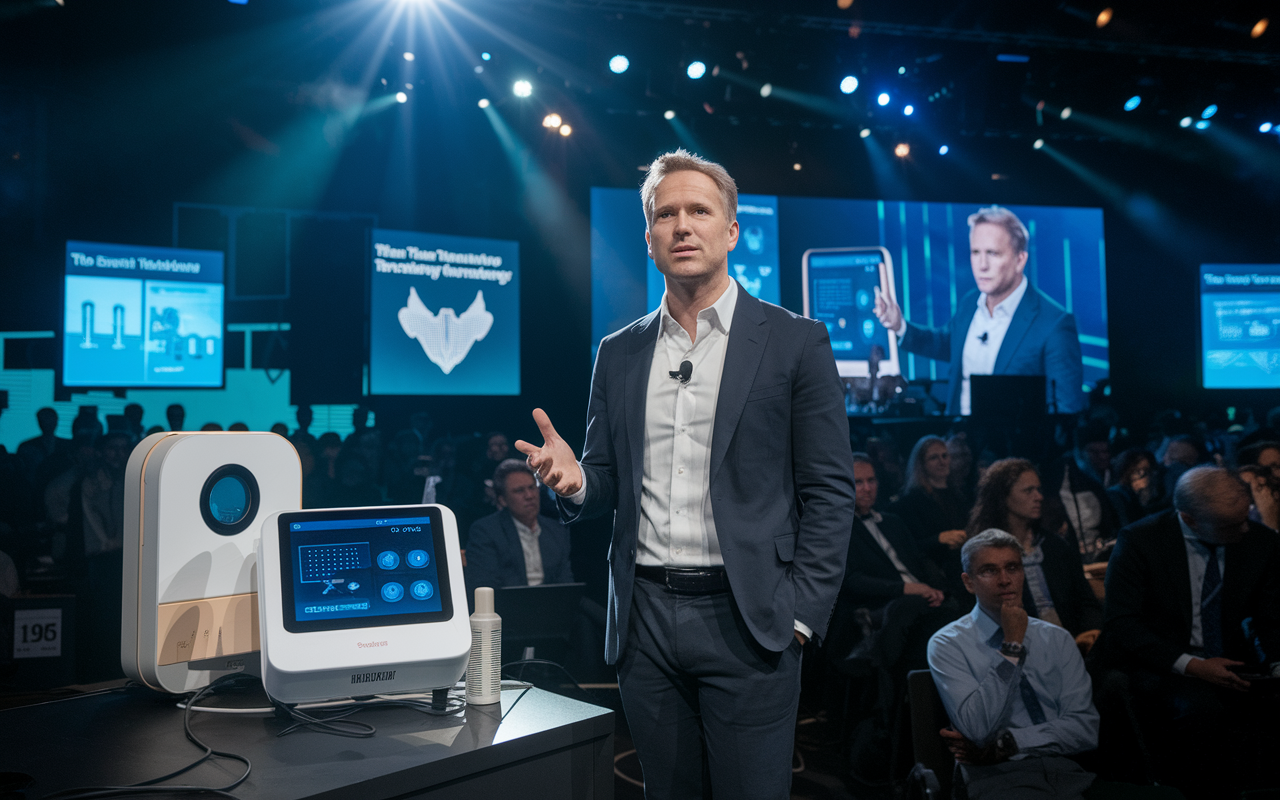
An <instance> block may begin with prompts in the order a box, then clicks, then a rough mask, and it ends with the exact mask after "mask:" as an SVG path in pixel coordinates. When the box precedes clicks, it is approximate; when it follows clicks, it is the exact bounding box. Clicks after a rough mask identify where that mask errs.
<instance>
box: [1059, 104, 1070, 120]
mask: <svg viewBox="0 0 1280 800" xmlns="http://www.w3.org/2000/svg"><path fill="white" fill-rule="evenodd" d="M1058 116H1059V117H1061V118H1063V119H1066V118H1067V117H1070V116H1071V106H1067V107H1066V108H1064V109H1062V113H1061V114H1059V115H1058Z"/></svg>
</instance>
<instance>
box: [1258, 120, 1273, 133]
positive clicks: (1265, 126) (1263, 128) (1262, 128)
mask: <svg viewBox="0 0 1280 800" xmlns="http://www.w3.org/2000/svg"><path fill="white" fill-rule="evenodd" d="M1272 127H1273V126H1272V124H1271V123H1270V122H1264V123H1262V124H1261V125H1259V126H1258V133H1270V132H1271V128H1272Z"/></svg>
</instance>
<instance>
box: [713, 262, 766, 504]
mask: <svg viewBox="0 0 1280 800" xmlns="http://www.w3.org/2000/svg"><path fill="white" fill-rule="evenodd" d="M768 341H769V326H768V325H767V324H766V321H765V316H764V307H763V306H762V305H760V301H759V300H757V299H756V298H754V297H752V296H751V295H749V294H747V290H746V289H743V288H742V287H741V286H739V287H738V302H737V306H736V307H735V308H734V311H733V323H732V324H731V325H730V326H729V342H728V344H727V345H726V347H725V353H724V371H723V372H721V374H720V394H719V396H718V397H717V399H716V419H715V424H714V426H713V427H712V430H711V474H710V483H712V484H714V483H715V480H716V474H717V473H718V472H719V471H720V464H721V463H722V462H723V461H724V456H725V453H726V452H728V450H729V442H731V441H733V432H734V431H735V430H736V429H737V427H738V420H740V419H742V411H743V409H745V408H746V405H747V393H748V392H750V391H751V384H752V383H754V382H755V379H756V372H757V371H758V370H759V369H760V359H761V358H762V357H763V356H764V346H765V343H767V342H768Z"/></svg>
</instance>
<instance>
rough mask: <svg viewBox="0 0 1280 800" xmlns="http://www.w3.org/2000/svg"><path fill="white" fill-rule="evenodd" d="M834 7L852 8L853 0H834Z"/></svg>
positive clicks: (842, 9) (841, 8) (843, 9)
mask: <svg viewBox="0 0 1280 800" xmlns="http://www.w3.org/2000/svg"><path fill="white" fill-rule="evenodd" d="M836 8H838V9H840V10H841V11H845V10H848V9H850V8H853V0H836Z"/></svg>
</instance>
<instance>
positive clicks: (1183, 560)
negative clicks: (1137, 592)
mask: <svg viewBox="0 0 1280 800" xmlns="http://www.w3.org/2000/svg"><path fill="white" fill-rule="evenodd" d="M1166 513H1168V515H1169V522H1168V524H1166V525H1165V526H1164V530H1165V541H1164V546H1163V548H1162V549H1163V550H1164V552H1166V553H1168V554H1169V555H1168V558H1169V560H1170V566H1171V567H1172V570H1171V573H1172V576H1173V583H1174V585H1173V595H1174V597H1176V598H1178V610H1179V611H1180V612H1181V613H1182V624H1183V625H1185V626H1186V630H1187V635H1188V636H1190V635H1191V565H1190V564H1189V563H1188V562H1187V543H1186V542H1185V541H1183V538H1182V526H1181V525H1179V524H1178V512H1176V511H1169V512H1166Z"/></svg>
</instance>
